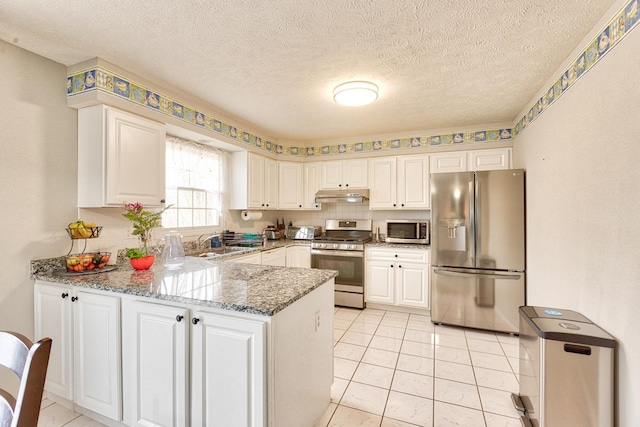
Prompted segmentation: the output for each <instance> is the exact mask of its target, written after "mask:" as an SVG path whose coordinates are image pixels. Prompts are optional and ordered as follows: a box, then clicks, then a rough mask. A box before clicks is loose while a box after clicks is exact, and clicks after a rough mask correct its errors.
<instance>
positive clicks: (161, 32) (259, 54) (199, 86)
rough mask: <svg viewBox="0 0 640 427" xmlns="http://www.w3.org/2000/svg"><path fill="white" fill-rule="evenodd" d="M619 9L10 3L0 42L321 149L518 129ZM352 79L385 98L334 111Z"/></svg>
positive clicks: (0, 21)
mask: <svg viewBox="0 0 640 427" xmlns="http://www.w3.org/2000/svg"><path fill="white" fill-rule="evenodd" d="M612 4H613V1H612V0H564V1H558V0H520V1H513V0H485V1H481V0H429V1H420V0H414V1H409V0H394V1H391V0H388V1H382V0H377V1H374V0H321V1H319V0H271V1H267V0H215V1H211V0H209V1H204V0H191V1H189V2H181V1H175V0H170V1H169V0H156V1H131V0H110V1H106V2H105V1H101V2H100V1H89V0H76V1H69V0H47V1H44V2H43V1H40V0H0V39H2V40H5V41H7V42H9V43H13V44H15V45H17V46H19V47H22V48H24V49H27V50H29V51H32V52H35V53H37V54H39V55H42V56H44V57H47V58H50V59H52V60H54V61H57V62H60V63H62V64H65V65H72V64H76V63H79V62H81V61H84V60H87V59H91V58H95V57H100V58H102V59H105V60H106V61H109V62H111V63H114V64H116V65H118V66H120V67H122V68H124V69H126V70H129V71H131V72H134V73H136V74H139V75H141V76H143V77H145V78H147V79H149V80H152V81H161V82H166V83H168V84H171V85H173V86H176V87H179V88H180V89H181V90H183V91H185V92H188V93H191V94H193V95H195V96H197V97H199V98H201V99H203V100H205V101H207V102H209V103H210V104H211V105H212V106H214V107H215V108H217V109H219V110H222V111H225V112H227V113H229V114H231V115H234V116H237V117H241V118H242V119H244V120H246V121H247V122H249V123H250V124H252V125H254V126H256V127H257V128H258V129H262V130H263V131H264V132H266V133H267V134H268V135H269V136H271V137H273V138H275V139H278V140H280V141H297V142H303V141H312V142H318V141H323V140H330V139H338V138H349V137H355V136H366V135H380V134H393V133H400V132H414V131H421V130H430V129H440V128H449V127H460V126H467V125H480V124H490V123H504V122H513V121H514V120H515V117H516V115H517V114H518V113H519V111H520V110H521V109H522V108H524V107H525V105H526V103H527V102H528V101H529V100H530V98H532V97H533V95H534V94H535V92H536V91H538V90H539V89H540V88H541V87H542V85H543V83H544V82H545V80H547V79H548V78H549V77H550V76H551V74H552V73H553V72H554V70H555V69H556V68H557V67H558V66H559V65H560V64H561V62H562V61H563V60H564V59H565V58H566V57H567V56H568V55H569V54H570V53H571V51H572V50H573V49H574V48H575V47H577V45H578V43H579V42H580V40H581V39H582V38H583V37H584V36H585V35H586V34H587V32H588V31H589V30H590V29H591V28H592V27H593V25H594V24H595V23H596V22H597V21H598V20H599V19H600V18H601V17H602V16H603V14H604V13H605V12H606V10H607V9H608V8H609V7H610V6H611V5H612ZM0 72H1V71H0ZM349 80H369V81H372V82H374V83H376V84H378V86H380V94H379V98H378V100H377V101H376V102H375V103H373V104H371V105H369V106H365V107H359V108H350V107H342V106H339V105H337V104H335V103H334V102H333V99H332V89H333V87H334V86H336V85H337V84H339V83H342V82H345V81H349Z"/></svg>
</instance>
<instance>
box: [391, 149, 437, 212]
mask: <svg viewBox="0 0 640 427" xmlns="http://www.w3.org/2000/svg"><path fill="white" fill-rule="evenodd" d="M397 166H398V191H397V194H398V207H399V208H400V209H428V208H430V207H431V185H430V183H429V156H401V157H398V165H397Z"/></svg>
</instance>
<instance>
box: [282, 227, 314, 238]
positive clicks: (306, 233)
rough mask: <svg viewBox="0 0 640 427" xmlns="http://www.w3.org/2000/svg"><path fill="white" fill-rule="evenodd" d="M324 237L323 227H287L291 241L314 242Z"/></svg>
mask: <svg viewBox="0 0 640 427" xmlns="http://www.w3.org/2000/svg"><path fill="white" fill-rule="evenodd" d="M320 235H322V227H317V226H314V225H289V226H287V234H286V236H287V239H290V240H313V239H314V238H315V237H318V236H320Z"/></svg>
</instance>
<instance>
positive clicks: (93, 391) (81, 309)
mask: <svg viewBox="0 0 640 427" xmlns="http://www.w3.org/2000/svg"><path fill="white" fill-rule="evenodd" d="M73 298H75V301H74V303H73V317H74V322H73V324H74V337H73V338H74V378H75V384H74V386H75V403H76V404H78V405H79V406H82V407H83V408H87V409H89V410H91V411H93V412H97V413H98V414H101V415H104V416H105V417H108V418H111V419H113V420H116V421H119V420H121V419H122V384H121V378H122V375H121V354H120V351H121V347H120V298H118V297H111V296H105V295H97V294H93V293H89V292H84V291H78V290H76V291H75V292H74V296H73Z"/></svg>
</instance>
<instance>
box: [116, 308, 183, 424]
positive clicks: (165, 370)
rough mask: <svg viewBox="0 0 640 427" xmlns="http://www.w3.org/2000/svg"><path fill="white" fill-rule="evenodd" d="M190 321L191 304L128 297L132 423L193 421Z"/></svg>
mask: <svg viewBox="0 0 640 427" xmlns="http://www.w3.org/2000/svg"><path fill="white" fill-rule="evenodd" d="M189 321H190V318H189V310H188V309H186V308H182V307H172V306H166V305H160V304H156V303H148V302H142V301H133V300H124V301H122V324H123V325H124V327H123V330H122V359H123V361H124V363H123V370H122V373H123V406H124V408H123V409H124V420H125V422H126V423H127V425H129V426H139V427H149V426H176V427H180V426H188V425H189V414H188V410H187V403H188V399H187V396H188V394H189V376H188V374H189V357H190V353H189V347H190V340H189Z"/></svg>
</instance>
